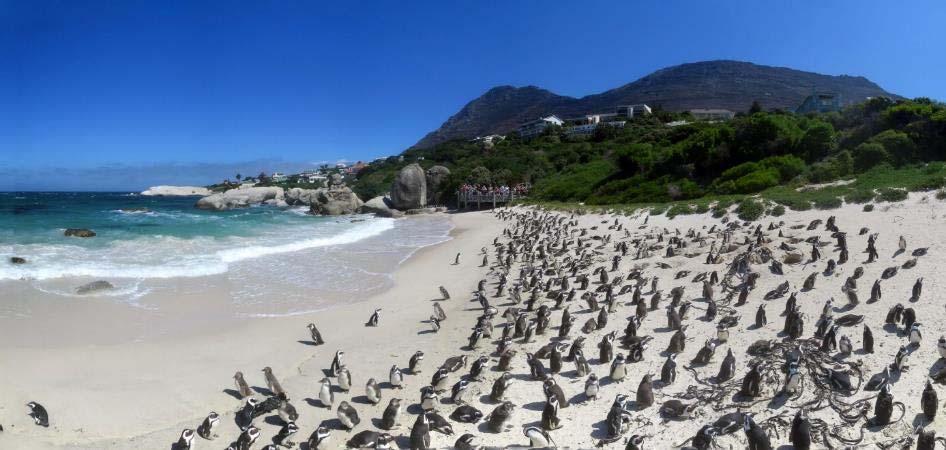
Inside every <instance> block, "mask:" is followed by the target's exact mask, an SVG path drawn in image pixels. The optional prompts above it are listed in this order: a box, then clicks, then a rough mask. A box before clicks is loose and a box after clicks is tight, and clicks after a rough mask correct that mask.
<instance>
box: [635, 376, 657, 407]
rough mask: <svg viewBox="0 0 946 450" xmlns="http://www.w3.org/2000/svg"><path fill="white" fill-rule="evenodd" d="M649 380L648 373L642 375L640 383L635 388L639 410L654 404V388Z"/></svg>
mask: <svg viewBox="0 0 946 450" xmlns="http://www.w3.org/2000/svg"><path fill="white" fill-rule="evenodd" d="M650 378H651V376H650V374H649V373H648V374H646V375H644V378H641V383H640V384H639V385H638V386H637V406H638V407H639V408H641V409H643V408H648V407H650V406H651V405H653V404H654V386H653V384H652V383H651V381H650Z"/></svg>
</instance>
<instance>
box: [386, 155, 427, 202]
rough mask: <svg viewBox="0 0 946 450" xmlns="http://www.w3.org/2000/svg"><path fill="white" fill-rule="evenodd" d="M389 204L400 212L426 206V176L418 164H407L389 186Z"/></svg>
mask: <svg viewBox="0 0 946 450" xmlns="http://www.w3.org/2000/svg"><path fill="white" fill-rule="evenodd" d="M391 203H392V205H393V206H394V208H396V209H400V210H402V211H404V210H408V209H417V208H423V207H424V206H427V176H426V175H425V174H424V169H422V168H421V167H420V165H419V164H417V163H414V164H409V165H407V166H406V167H404V168H403V169H401V171H400V172H398V174H397V178H395V179H394V183H392V184H391Z"/></svg>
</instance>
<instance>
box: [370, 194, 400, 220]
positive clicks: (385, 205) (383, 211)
mask: <svg viewBox="0 0 946 450" xmlns="http://www.w3.org/2000/svg"><path fill="white" fill-rule="evenodd" d="M361 212H363V213H367V214H374V215H376V216H378V217H394V218H397V217H403V216H404V213H402V212H401V211H398V210H396V209H394V208H392V207H391V199H389V198H386V197H384V196H382V195H379V196H377V197H375V198H373V199H371V200H368V201H367V202H365V204H364V205H361Z"/></svg>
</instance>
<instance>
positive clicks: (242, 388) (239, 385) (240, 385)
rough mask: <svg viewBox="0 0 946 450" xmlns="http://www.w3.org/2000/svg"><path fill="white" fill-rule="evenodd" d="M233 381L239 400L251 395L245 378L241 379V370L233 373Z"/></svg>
mask: <svg viewBox="0 0 946 450" xmlns="http://www.w3.org/2000/svg"><path fill="white" fill-rule="evenodd" d="M233 382H234V383H235V384H236V390H237V393H239V395H240V400H243V399H245V398H247V397H249V396H251V395H253V391H251V390H250V386H249V385H248V384H246V380H244V379H243V372H237V373H235V374H233Z"/></svg>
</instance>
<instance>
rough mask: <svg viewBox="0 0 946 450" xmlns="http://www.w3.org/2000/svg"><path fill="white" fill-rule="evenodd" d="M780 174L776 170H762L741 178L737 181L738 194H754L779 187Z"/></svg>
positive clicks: (735, 191) (736, 189)
mask: <svg viewBox="0 0 946 450" xmlns="http://www.w3.org/2000/svg"><path fill="white" fill-rule="evenodd" d="M778 182H779V174H778V170H776V169H774V168H769V169H762V170H758V171H755V172H752V173H750V174H748V175H745V176H743V177H740V178H739V179H737V180H736V181H735V186H734V189H735V190H734V191H733V192H732V193H736V194H752V193H756V192H759V191H762V190H765V189H768V188H770V187H773V186H778Z"/></svg>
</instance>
